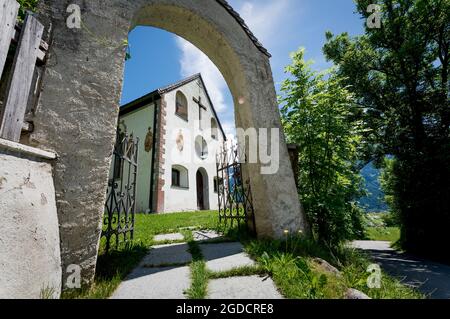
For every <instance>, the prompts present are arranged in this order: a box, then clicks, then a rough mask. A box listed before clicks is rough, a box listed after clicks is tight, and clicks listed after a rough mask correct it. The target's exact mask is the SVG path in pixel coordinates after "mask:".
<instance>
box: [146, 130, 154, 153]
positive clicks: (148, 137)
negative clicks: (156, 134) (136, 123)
mask: <svg viewBox="0 0 450 319" xmlns="http://www.w3.org/2000/svg"><path fill="white" fill-rule="evenodd" d="M144 148H145V151H146V152H147V153H150V152H151V151H152V149H153V132H152V128H151V127H149V128H148V132H147V135H146V136H145V144H144Z"/></svg>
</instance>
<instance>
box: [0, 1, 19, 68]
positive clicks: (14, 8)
mask: <svg viewBox="0 0 450 319" xmlns="http://www.w3.org/2000/svg"><path fill="white" fill-rule="evenodd" d="M18 12H19V4H18V3H17V1H16V0H0V75H1V74H2V72H3V68H4V67H5V61H6V57H7V55H8V50H9V46H10V44H11V39H12V37H13V36H14V34H15V29H14V28H15V25H16V19H17V14H18Z"/></svg>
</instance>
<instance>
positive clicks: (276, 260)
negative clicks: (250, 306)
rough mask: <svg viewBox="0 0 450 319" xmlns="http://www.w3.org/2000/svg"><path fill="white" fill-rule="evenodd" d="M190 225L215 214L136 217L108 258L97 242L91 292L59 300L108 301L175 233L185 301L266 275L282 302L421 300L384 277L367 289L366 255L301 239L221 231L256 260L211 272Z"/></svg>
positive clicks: (214, 222) (211, 224)
mask: <svg viewBox="0 0 450 319" xmlns="http://www.w3.org/2000/svg"><path fill="white" fill-rule="evenodd" d="M192 226H194V227H196V228H199V229H214V230H220V229H219V223H218V214H217V212H194V213H178V214H167V215H137V216H136V228H135V229H136V231H135V240H134V242H133V243H128V244H126V245H121V246H120V247H119V249H117V250H115V251H112V252H110V253H109V254H105V253H104V242H102V243H101V248H100V254H99V258H98V263H97V274H96V278H95V282H94V285H93V286H92V287H91V288H90V289H82V290H78V291H73V292H65V293H64V294H63V296H62V297H63V298H96V299H103V298H108V297H109V296H110V295H111V294H112V293H113V292H114V290H115V289H116V288H117V286H118V285H119V284H120V282H121V281H122V280H123V279H124V278H125V277H126V276H127V274H128V273H129V272H130V271H131V270H132V269H133V268H134V267H136V266H137V264H138V263H139V261H140V260H141V259H142V258H143V257H144V256H145V255H146V254H147V253H148V250H149V249H150V247H151V246H152V245H153V244H154V242H153V236H154V235H157V234H162V233H171V232H177V231H179V232H181V233H183V235H184V236H185V239H186V241H187V242H188V244H189V250H190V252H191V254H192V256H193V261H192V263H191V264H190V269H191V287H190V289H188V290H187V291H186V296H187V297H188V298H190V299H202V298H205V296H206V294H207V286H208V281H209V280H211V279H216V278H227V277H232V276H244V275H245V276H246V275H253V274H258V275H266V276H267V275H270V276H271V277H272V278H273V280H274V282H275V283H276V285H277V287H278V288H279V290H280V292H281V293H282V294H283V295H284V296H285V297H286V298H299V299H321V298H326V299H339V298H342V297H343V296H344V294H345V292H346V290H347V288H348V287H351V288H355V289H358V290H361V291H363V292H364V293H366V294H367V295H369V296H370V297H372V298H377V299H378V298H392V299H397V298H399V299H400V298H412V299H414V298H423V296H422V295H421V294H419V293H417V292H416V291H414V290H412V289H410V288H407V287H405V286H403V285H402V284H400V282H398V281H396V280H394V279H392V278H391V277H389V276H387V275H385V274H384V276H383V279H382V287H381V289H368V288H367V285H366V282H367V278H368V276H369V275H370V274H369V273H368V272H366V270H367V266H368V265H369V264H370V260H369V259H368V258H367V256H364V255H361V254H359V253H357V252H356V251H355V250H353V249H349V248H344V247H340V248H334V249H333V250H330V249H328V248H325V247H323V246H321V245H319V244H317V243H316V242H314V241H312V240H309V239H305V238H302V237H290V236H288V237H286V239H285V240H255V239H252V238H249V237H248V236H246V235H245V234H242V232H238V231H236V230H235V229H231V230H230V229H229V230H228V231H226V235H227V237H229V238H230V239H233V240H240V241H241V242H242V243H243V244H244V247H245V250H246V251H247V253H249V254H250V255H251V256H252V257H253V258H254V259H255V260H256V261H257V265H256V266H254V267H243V268H236V269H233V270H231V271H227V272H220V273H217V272H211V271H208V270H207V269H206V262H205V260H204V259H203V256H202V254H201V251H200V249H199V247H198V243H197V242H195V241H193V238H192V232H191V231H190V230H187V229H185V228H187V227H192ZM222 230H223V229H222ZM315 257H320V258H322V259H324V260H326V261H328V262H329V263H331V264H332V265H334V266H335V267H337V268H338V269H339V270H340V271H341V273H342V276H340V277H339V276H335V275H333V274H330V273H329V272H326V271H324V269H323V268H321V266H320V265H319V264H318V263H316V262H315V260H314V258H315Z"/></svg>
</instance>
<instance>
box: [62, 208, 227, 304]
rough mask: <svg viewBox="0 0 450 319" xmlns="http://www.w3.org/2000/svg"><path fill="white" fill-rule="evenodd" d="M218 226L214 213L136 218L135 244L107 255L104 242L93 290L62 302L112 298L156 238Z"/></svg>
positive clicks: (71, 293)
mask: <svg viewBox="0 0 450 319" xmlns="http://www.w3.org/2000/svg"><path fill="white" fill-rule="evenodd" d="M218 225H219V217H218V213H217V212H214V211H204V212H194V213H175V214H161V215H144V214H136V224H135V233H134V241H133V243H127V244H123V245H121V246H120V247H119V249H117V250H113V251H111V252H110V253H109V254H105V252H104V249H105V241H104V238H102V240H101V242H100V251H99V256H98V260H97V272H96V276H95V281H94V284H93V286H92V287H91V288H90V289H81V290H73V291H66V292H64V293H63V295H62V298H64V299H73V298H83V299H105V298H108V297H109V296H111V295H112V293H113V292H114V291H115V290H116V288H117V287H118V286H119V284H120V283H121V282H122V280H123V279H124V278H125V277H126V276H127V275H128V274H129V273H130V271H131V270H132V269H133V268H134V267H136V266H137V265H138V264H139V262H140V261H141V259H142V258H143V257H144V256H145V255H146V254H147V253H148V251H149V249H150V247H151V246H152V245H153V244H154V241H153V237H154V236H155V235H159V234H168V233H172V232H178V231H181V233H183V234H184V235H185V237H186V236H189V235H190V231H186V230H183V228H186V227H196V228H198V229H217V228H218ZM158 244H161V243H158Z"/></svg>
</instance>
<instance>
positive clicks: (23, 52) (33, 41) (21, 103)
mask: <svg viewBox="0 0 450 319" xmlns="http://www.w3.org/2000/svg"><path fill="white" fill-rule="evenodd" d="M43 32H44V26H43V25H42V24H41V23H40V22H39V21H38V20H37V19H36V18H35V17H33V16H31V15H27V16H26V18H25V24H24V28H23V29H22V34H21V35H20V40H19V44H18V47H17V51H16V56H15V58H14V65H13V75H12V78H11V81H10V83H9V87H8V90H7V92H8V93H7V98H6V102H5V106H4V108H3V114H2V116H1V125H0V138H3V139H7V140H10V141H13V142H18V141H19V139H20V133H21V130H22V125H23V120H24V117H25V110H26V108H27V102H28V96H29V94H30V89H31V84H32V81H33V75H34V68H35V67H36V59H37V55H38V51H39V45H40V42H41V38H42V34H43Z"/></svg>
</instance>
